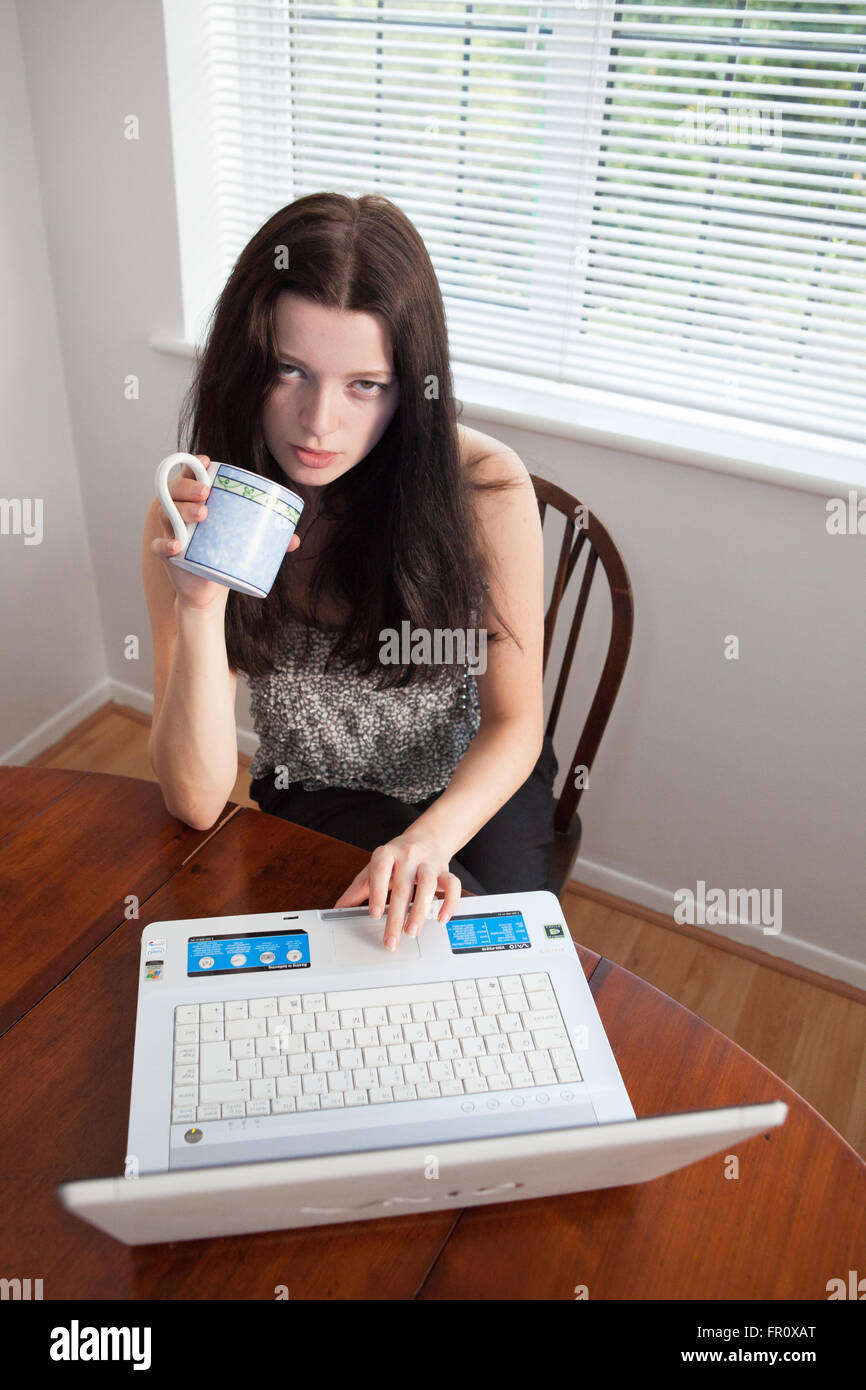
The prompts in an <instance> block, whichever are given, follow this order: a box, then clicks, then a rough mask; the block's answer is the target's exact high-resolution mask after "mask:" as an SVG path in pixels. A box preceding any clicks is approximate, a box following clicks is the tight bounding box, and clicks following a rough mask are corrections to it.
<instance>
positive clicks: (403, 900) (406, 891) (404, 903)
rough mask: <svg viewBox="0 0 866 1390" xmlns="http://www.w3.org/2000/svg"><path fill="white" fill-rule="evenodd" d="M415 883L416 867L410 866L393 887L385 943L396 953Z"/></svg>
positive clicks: (386, 923) (397, 878)
mask: <svg viewBox="0 0 866 1390" xmlns="http://www.w3.org/2000/svg"><path fill="white" fill-rule="evenodd" d="M414 882H415V866H414V865H410V866H409V867H408V868H407V869H404V870H403V872H402V874H401V875H400V876H399V877H396V878H395V882H394V883H392V885H391V902H390V904H389V905H388V917H387V920H386V922H385V938H384V942H385V945H386V946H387V948H388V950H389V951H394V950H396V948H397V945H398V943H399V941H400V934H401V932H402V931H403V923H404V922H405V920H406V909H407V907H408V905H409V895H410V893H411V892H412V885H413V884H414Z"/></svg>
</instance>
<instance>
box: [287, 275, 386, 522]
mask: <svg viewBox="0 0 866 1390" xmlns="http://www.w3.org/2000/svg"><path fill="white" fill-rule="evenodd" d="M275 325H276V334H277V347H278V349H279V352H278V360H279V377H278V380H277V383H276V385H275V386H274V388H273V390H272V391H271V392H270V394H269V395H268V397H267V399H266V401H265V403H264V405H263V406H262V429H263V431H264V437H265V442H266V444H267V446H268V448H269V449H270V451H271V453H272V454H273V456H274V458H275V459H276V460H277V462H278V464H279V465H280V467H281V468H282V470H283V472H284V473H285V474H286V476H287V478H288V479H289V481H290V483H291V484H294V485H295V487H296V489H297V490H298V491H300V493H301V495H302V496H303V497H305V498H306V497H308V496H309V493H308V491H307V489H308V488H314V489H315V488H317V487H322V486H323V485H324V484H326V483H331V482H333V481H334V479H335V478H339V477H341V476H342V474H343V473H347V472H348V470H349V469H350V468H354V466H355V464H356V463H360V461H361V459H363V458H365V457H366V455H367V454H368V453H369V452H370V450H371V449H372V448H373V446H374V445H375V444H376V443H377V442H378V441H379V440H380V439H381V437H382V435H383V434H384V433H385V430H386V429H387V428H388V425H389V424H390V422H391V419H392V417H393V415H394V411H395V410H396V409H397V403H398V400H399V396H400V386H399V383H398V381H397V378H396V376H395V374H394V370H393V361H392V356H391V340H390V331H389V328H388V324H387V322H386V321H385V319H384V318H383V317H382V316H381V315H380V314H361V313H346V312H341V311H340V310H339V309H326V308H323V307H322V305H320V304H314V303H312V302H311V301H310V300H309V299H305V298H304V297H303V296H302V295H299V294H295V293H293V292H290V291H284V292H283V293H282V294H280V296H279V297H278V299H277V303H276V310H275ZM297 448H301V449H310V450H314V451H317V452H319V453H329V454H333V458H331V459H330V460H326V461H323V463H322V464H316V463H315V462H314V461H312V460H311V459H310V458H309V457H307V458H306V461H305V459H304V458H303V457H302V456H301V455H299V454H298V453H297V452H296V450H297Z"/></svg>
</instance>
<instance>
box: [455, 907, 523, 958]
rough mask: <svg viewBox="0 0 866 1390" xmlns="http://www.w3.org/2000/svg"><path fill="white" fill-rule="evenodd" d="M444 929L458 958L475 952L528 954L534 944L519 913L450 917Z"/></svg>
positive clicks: (488, 913) (490, 913) (486, 913)
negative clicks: (525, 952) (526, 952)
mask: <svg viewBox="0 0 866 1390" xmlns="http://www.w3.org/2000/svg"><path fill="white" fill-rule="evenodd" d="M445 930H446V931H447V932H448V940H449V941H450V942H451V950H452V953H453V954H454V955H455V956H457V955H460V956H468V955H471V954H472V953H473V952H475V951H528V950H529V948H530V946H531V945H532V943H531V941H530V940H529V932H528V931H527V929H526V923H525V922H524V920H523V914H522V913H520V912H485V913H484V914H483V915H482V916H480V917H451V918H450V919H449V920H448V922H446V924H445Z"/></svg>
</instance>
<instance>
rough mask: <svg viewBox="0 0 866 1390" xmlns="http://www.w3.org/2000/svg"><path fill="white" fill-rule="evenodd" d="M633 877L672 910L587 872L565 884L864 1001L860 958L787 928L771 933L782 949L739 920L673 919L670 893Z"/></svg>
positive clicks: (865, 973) (865, 980) (865, 968)
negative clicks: (765, 943)
mask: <svg viewBox="0 0 866 1390" xmlns="http://www.w3.org/2000/svg"><path fill="white" fill-rule="evenodd" d="M580 867H581V869H582V870H583V869H585V868H589V869H590V871H591V874H592V877H595V878H598V877H601V876H602V875H603V874H605V873H609V875H610V877H611V878H616V879H618V880H624V879H626V877H627V876H626V875H625V874H618V873H615V871H613V870H604V869H599V866H598V865H585V864H584V863H583V862H582V861H581V864H580ZM629 882H630V883H634V884H639V885H640V887H641V888H642V889H643V888H644V887H645V888H646V889H649V890H651V891H649V892H647V893H646V896H647V897H648V898H649V897H653V898H655V899H656V902H658V901H659V900H661V901H662V902H664V901H665V899H667V900H668V904H669V906H668V910H667V911H664V910H659V908H658V906H650V905H649V903H646V902H641V901H640V900H639V898H638V897H637V895H636V893H633V894H632V895H631V896H630V897H622V896H621V895H619V894H616V893H611V892H609V891H607V890H606V889H604V888H599V887H597V886H596V884H594V883H592V882H591V879H590V875H589V874H588V875H587V878H586V879H585V880H583V879H577V878H570V879H569V880H568V882H567V883H566V885H565V892H566V893H573V894H574V895H575V896H576V897H579V898H588V899H590V900H591V901H592V902H596V903H599V904H600V905H601V906H602V907H608V908H610V909H611V910H612V911H614V912H624V913H626V914H627V915H628V916H630V917H639V918H641V919H642V920H643V921H645V922H652V923H653V924H654V925H655V926H659V927H664V928H665V929H666V930H667V931H673V932H676V933H677V934H678V935H679V936H687V937H689V938H690V939H691V940H692V941H694V940H697V941H700V942H702V943H703V944H704V945H705V946H717V947H718V948H719V950H720V951H728V952H730V953H731V954H732V955H736V956H742V957H743V959H744V960H750V961H753V962H754V964H755V965H766V966H768V967H769V968H770V969H771V970H778V971H779V972H780V973H781V974H783V975H791V976H792V977H793V978H794V979H797V980H803V981H805V982H806V983H807V984H812V985H816V986H818V988H819V989H829V990H832V991H833V993H834V994H840V995H842V996H844V998H846V999H854V1000H856V1001H857V1002H858V1003H861V1004H862V1003H866V965H863V964H862V963H861V962H860V961H857V960H853V959H852V958H850V957H849V956H840V955H837V954H835V953H834V952H832V951H825V950H823V949H822V948H821V947H820V946H814V945H813V944H812V943H811V942H809V941H803V940H801V939H800V938H798V937H791V936H788V937H786V936H785V934H784V932H780V933H779V936H778V937H774V938H773V941H774V943H776V942H779V943H781V945H782V946H784V947H785V948H787V949H786V951H785V952H784V953H783V951H782V950H776V949H773V950H760V949H759V948H758V947H756V946H753V945H751V944H750V943H749V941H748V940H747V939H746V933H749V934H750V935H751V937H754V935H755V931H756V928H755V927H753V926H746V925H744V924H743V923H739V922H736V923H735V922H728V923H725V925H724V926H694V927H693V926H689V925H687V924H684V923H681V922H675V921H674V918H673V908H674V903H673V896H672V895H671V894H665V893H663V892H662V890H660V889H656V888H655V885H653V884H644V883H643V882H642V881H641V880H639V879H630V880H629ZM788 952H790V954H789V953H788ZM804 962H805V963H804ZM816 962H820V963H816Z"/></svg>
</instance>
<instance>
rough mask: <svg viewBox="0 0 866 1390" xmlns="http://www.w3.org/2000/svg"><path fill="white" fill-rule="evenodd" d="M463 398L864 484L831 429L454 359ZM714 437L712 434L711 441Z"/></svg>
mask: <svg viewBox="0 0 866 1390" xmlns="http://www.w3.org/2000/svg"><path fill="white" fill-rule="evenodd" d="M150 346H151V347H152V348H153V349H154V350H155V351H156V352H164V353H168V354H170V355H172V356H176V357H186V358H189V359H191V358H192V357H193V355H194V352H195V348H194V346H193V344H192V343H188V342H186V341H185V340H184V339H182V338H176V337H172V336H170V335H168V334H153V335H152V336H151V338H150ZM453 371H454V384H455V390H456V394H457V397H458V399H459V400H460V401H462V402H463V405H464V410H465V414H466V415H468V416H470V417H471V418H472V419H474V420H483V421H490V422H493V423H498V424H503V425H513V426H514V428H515V429H525V430H533V431H536V432H537V433H539V434H549V435H555V436H556V437H558V438H564V439H575V440H581V441H584V442H586V443H591V444H598V445H601V446H602V447H604V448H606V449H621V450H624V451H625V452H627V453H632V454H644V455H648V456H649V457H650V458H659V459H664V460H666V461H668V462H671V463H682V464H687V465H691V466H693V467H695V468H709V469H711V470H713V471H714V472H718V473H730V474H732V475H734V476H736V477H743V478H753V479H756V480H757V481H759V482H762V483H774V484H776V485H777V486H779V487H787V488H794V489H796V490H798V491H801V492H813V493H818V494H820V495H821V496H823V497H835V496H838V495H839V494H840V493H841V492H843V491H845V490H847V489H849V488H855V489H860V490H861V491H864V492H866V448H864V446H863V445H862V444H858V443H855V442H853V441H846V440H844V439H837V438H835V437H832V436H830V435H822V434H809V433H806V432H805V431H802V430H795V429H786V428H784V427H783V426H780V425H771V424H760V423H758V422H756V421H752V420H745V419H742V418H740V417H737V416H733V415H723V414H717V413H715V412H711V411H703V410H693V409H691V408H690V407H686V406H678V405H669V404H666V403H664V402H660V401H650V400H638V399H636V398H635V397H633V396H624V395H618V394H617V393H615V392H612V391H599V390H596V389H594V388H592V387H585V386H570V385H568V386H566V385H558V384H555V383H545V384H543V385H542V383H540V382H537V381H533V380H531V379H527V378H526V377H524V376H517V375H514V374H512V373H510V372H500V371H495V370H493V369H492V368H488V367H476V366H463V365H461V364H460V363H456V362H455V363H454V364H453ZM708 441H711V443H708Z"/></svg>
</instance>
